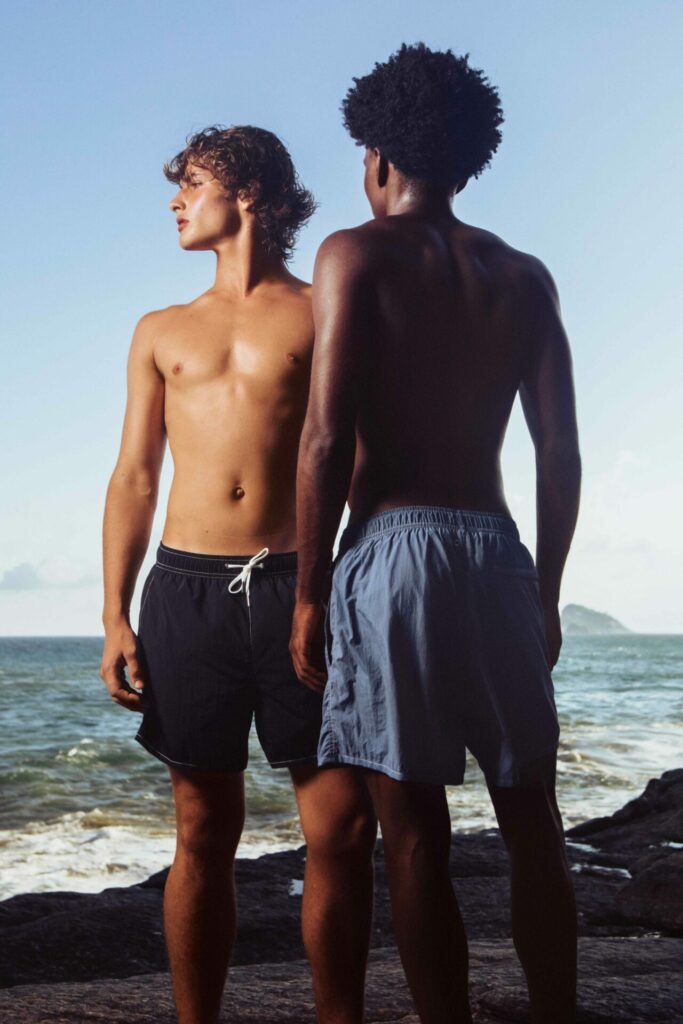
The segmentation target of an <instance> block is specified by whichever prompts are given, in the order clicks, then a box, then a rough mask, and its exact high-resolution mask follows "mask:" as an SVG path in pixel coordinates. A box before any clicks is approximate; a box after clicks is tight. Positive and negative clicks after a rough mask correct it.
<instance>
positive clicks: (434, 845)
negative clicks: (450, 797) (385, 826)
mask: <svg viewBox="0 0 683 1024" xmlns="http://www.w3.org/2000/svg"><path fill="white" fill-rule="evenodd" d="M384 858H385V861H386V865H387V869H388V870H389V871H390V872H394V871H398V872H408V873H411V872H414V871H416V870H417V869H419V868H420V867H423V866H429V867H430V868H431V869H432V870H438V869H443V870H445V871H446V872H448V865H449V859H450V831H449V833H448V835H447V836H446V835H442V834H440V833H439V832H437V831H436V830H435V831H434V832H427V831H426V830H422V831H412V830H405V831H401V832H397V833H393V834H389V835H386V834H385V835H384Z"/></svg>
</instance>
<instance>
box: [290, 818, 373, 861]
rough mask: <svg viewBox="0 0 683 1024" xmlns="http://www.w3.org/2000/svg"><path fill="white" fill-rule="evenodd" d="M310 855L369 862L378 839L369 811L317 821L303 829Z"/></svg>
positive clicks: (319, 857)
mask: <svg viewBox="0 0 683 1024" xmlns="http://www.w3.org/2000/svg"><path fill="white" fill-rule="evenodd" d="M305 838H306V845H307V853H308V856H309V857H312V858H314V859H317V860H328V861H339V860H342V861H352V862H357V863H359V864H362V863H365V862H369V861H370V860H371V858H372V854H373V852H374V849H375V841H376V839H377V820H376V818H375V816H374V814H373V813H372V811H365V810H363V811H360V810H358V811H355V812H349V813H346V814H344V815H339V816H336V817H328V818H327V819H326V820H320V821H318V822H316V823H315V825H314V826H310V825H309V827H308V828H307V830H306V835H305Z"/></svg>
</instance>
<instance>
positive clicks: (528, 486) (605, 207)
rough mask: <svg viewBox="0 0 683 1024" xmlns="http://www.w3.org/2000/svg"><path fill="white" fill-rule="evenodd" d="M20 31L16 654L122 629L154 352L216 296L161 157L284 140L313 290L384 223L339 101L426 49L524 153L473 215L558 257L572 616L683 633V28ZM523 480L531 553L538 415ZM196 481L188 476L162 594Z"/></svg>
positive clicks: (5, 444) (508, 453)
mask: <svg viewBox="0 0 683 1024" xmlns="http://www.w3.org/2000/svg"><path fill="white" fill-rule="evenodd" d="M3 34H4V47H3V66H2V71H1V72H0V74H1V76H2V81H1V82H0V85H1V86H2V88H1V89H0V96H1V99H0V105H1V107H2V123H3V138H4V142H5V145H4V146H3V152H2V155H1V156H0V169H1V170H2V181H3V187H2V191H3V196H2V198H3V203H2V206H3V238H4V245H3V246H2V252H1V253H0V280H1V281H2V288H3V293H2V296H1V301H0V339H1V345H2V349H1V352H2V366H3V371H4V372H3V373H2V376H1V377H0V406H1V409H2V416H1V418H0V419H1V425H0V430H1V434H0V478H1V479H2V482H3V486H2V492H1V494H0V634H2V635H60V634H65V635H68V634H76V635H87V634H99V633H101V632H102V628H101V569H100V536H101V519H102V511H103V505H104V494H105V489H106V485H107V482H108V479H109V476H110V474H111V472H112V469H113V466H114V463H115V460H116V455H117V451H118V445H119V440H120V431H121V423H122V416H123V411H124V405H125V364H126V356H127V350H128V346H129V343H130V337H131V334H132V331H133V328H134V326H135V324H136V322H137V320H138V319H139V318H140V316H142V314H143V313H145V312H147V311H148V310H150V309H158V308H161V307H164V306H166V305H168V304H169V303H172V302H173V303H174V302H185V301H188V300H190V299H191V298H193V297H194V296H196V295H197V294H199V293H200V292H202V291H204V290H205V289H206V288H207V287H209V286H210V284H211V283H212V280H213V269H214V267H213V259H214V258H213V256H212V254H207V253H185V252H183V251H182V250H180V248H179V246H178V240H177V232H176V229H175V224H174V220H173V217H172V215H171V214H170V212H169V210H168V202H169V200H170V198H171V195H172V194H173V186H171V185H170V184H169V183H168V182H166V180H165V179H164V177H163V175H162V172H161V167H162V164H163V162H164V161H165V160H166V159H168V158H169V157H170V156H172V155H173V154H175V153H176V152H177V151H178V150H179V149H181V148H182V146H183V144H184V140H185V137H186V136H187V135H188V134H189V133H190V132H192V131H195V130H197V129H199V128H202V127H205V126H206V125H208V124H215V123H220V124H225V125H229V124H240V123H252V124H256V125H259V126H261V127H265V128H269V129H270V130H272V131H274V132H276V133H277V134H278V135H279V136H280V137H281V138H282V139H283V141H284V142H285V143H286V145H287V146H288V148H289V150H290V152H291V154H292V157H293V159H294V161H295V164H296V166H297V168H298V171H299V174H300V176H301V178H302V180H303V181H304V183H305V184H306V185H307V187H309V188H310V189H311V190H312V191H313V192H314V194H315V196H316V198H317V199H318V201H319V204H320V208H319V211H318V213H317V214H316V216H315V217H314V219H313V220H312V222H311V224H310V225H309V226H308V227H307V228H306V229H305V231H304V233H303V234H302V236H301V239H300V244H299V246H298V250H297V253H296V256H295V258H294V260H293V262H292V264H291V269H292V270H293V272H294V273H295V274H298V275H299V276H300V277H303V278H306V279H308V280H310V277H311V272H312V267H313V259H314V256H315V252H316V249H317V247H318V245H319V244H320V242H321V241H322V240H323V238H324V237H325V236H326V235H327V234H329V233H330V232H331V231H334V230H336V229H338V228H341V227H347V226H351V225H353V224H357V223H360V222H362V221H364V220H366V219H368V217H369V215H370V211H369V208H368V207H367V203H366V200H365V196H364V194H363V188H362V177H363V174H362V150H361V149H359V148H357V147H355V146H354V144H353V142H352V141H351V139H350V138H349V137H348V136H347V134H346V132H345V131H344V129H343V126H342V123H341V117H340V114H339V105H340V102H341V100H342V98H343V96H344V94H345V92H346V90H347V88H348V87H349V86H350V85H351V82H352V78H353V76H354V75H362V74H365V73H367V72H368V71H370V70H371V69H372V66H373V64H374V62H375V61H377V60H385V59H386V58H387V57H388V56H389V55H390V54H391V53H392V52H394V51H395V50H396V49H397V48H398V46H400V44H401V43H402V42H409V43H410V42H416V41H418V40H423V41H424V42H425V43H427V44H428V45H430V46H432V47H433V48H441V49H445V48H447V47H450V48H451V49H453V50H454V52H455V53H458V54H462V53H469V55H470V62H471V63H472V64H473V65H474V66H475V67H480V68H483V69H484V71H485V72H486V74H487V75H488V77H489V78H490V80H491V82H492V83H493V84H495V85H496V86H497V87H498V88H499V90H500V94H501V99H502V104H503V109H504V113H505V124H504V125H503V142H502V145H501V147H500V149H499V151H498V153H497V154H496V156H495V157H494V159H493V162H492V165H491V167H490V168H489V169H488V170H487V171H486V172H485V173H484V174H483V175H482V176H481V177H480V178H479V179H478V180H477V181H472V182H470V183H469V184H468V186H467V188H466V189H465V191H464V192H463V193H462V194H461V195H459V196H458V197H457V199H456V202H455V207H454V209H455V213H456V214H457V216H459V217H460V218H462V219H463V220H465V221H467V222H470V223H475V224H478V225H480V226H482V227H484V228H487V229H488V230H491V231H494V232H496V233H497V234H499V235H500V236H502V237H503V238H504V239H505V240H506V241H507V242H508V243H509V244H511V245H513V246H515V247H516V248H519V249H522V250H524V251H526V252H532V253H534V254H535V255H536V256H538V257H539V258H540V259H542V260H543V261H544V263H545V264H546V265H547V266H548V267H549V269H550V271H551V272H552V274H553V276H554V278H555V281H556V283H557V286H558V289H559V292H560V297H561V302H562V310H563V317H564V322H565V325H566V328H567V331H568V334H569V337H570V341H571V345H572V351H573V358H574V369H575V377H576V388H577V401H578V414H579V425H580V434H581V446H582V455H583V466H584V483H583V498H582V507H581V512H580V517H579V524H578V527H577V532H576V535H575V539H574V544H573V547H572V551H571V553H570V556H569V561H568V565H567V570H566V574H565V580H564V583H563V589H562V604H563V605H564V604H565V603H568V602H577V603H579V604H584V605H587V606H589V607H591V608H595V609H597V610H601V611H606V612H609V613H610V614H612V615H614V616H616V617H617V618H619V619H620V620H621V621H622V622H624V624H625V625H627V626H629V627H630V628H632V629H635V630H638V631H642V632H683V600H682V598H683V583H682V581H683V531H682V529H681V514H680V510H681V508H682V507H683V482H682V480H681V466H682V465H683V460H682V459H681V448H682V445H683V421H682V419H681V415H680V405H681V398H682V397H683V396H682V394H681V390H682V389H681V382H682V381H683V345H682V341H683V338H682V333H683V332H682V330H681V326H680V324H681V316H680V310H679V302H680V300H679V295H678V289H677V285H678V284H679V282H680V281H681V270H682V269H683V268H682V264H683V260H682V257H681V250H682V245H681V238H682V230H681V229H682V228H683V224H682V223H681V220H682V214H681V202H680V167H681V165H682V164H683V159H682V157H683V153H682V149H683V145H682V141H681V128H680V126H681V124H683V119H682V118H681V113H682V111H681V106H682V100H681V97H683V88H682V85H683V83H682V82H681V77H682V74H681V61H680V53H679V50H680V39H681V38H682V37H683V5H681V4H680V3H678V2H667V0H656V2H646V0H640V2H634V0H600V2H599V3H596V2H595V0H590V2H587V0H554V2H552V3H548V2H547V0H516V2H515V3H514V4H512V3H509V2H507V0H450V2H447V0H430V2H429V3H428V4H415V3H414V2H413V0H373V2H372V3H367V2H366V0H364V2H360V0H347V2H345V3H344V4H341V3H340V4H332V3H327V2H325V0H288V2H287V3H286V4H285V3H281V2H280V0H265V2H259V0H255V2H254V3H253V4H251V5H250V6H247V5H244V4H237V3H233V2H222V3H217V2H207V0H195V2H194V3H193V4H187V3H182V4H181V3H178V2H176V0H164V2H163V3H161V2H157V0H145V2H144V3H140V2H131V0H98V2H92V0H86V2H77V0H59V2H54V0H51V2H47V0H41V2H36V0H26V2H23V3H22V4H14V5H11V6H10V7H8V8H7V9H6V11H5V15H4V21H3ZM676 314H677V315H676ZM503 470H504V478H505V484H506V493H507V498H508V503H509V505H510V508H511V510H512V514H513V516H514V517H515V519H516V521H517V523H518V525H519V528H520V532H521V534H522V538H523V540H524V542H525V543H526V544H527V546H528V547H530V548H531V550H532V551H533V547H534V543H535V512H534V509H535V498H534V489H535V477H534V453H533V448H532V446H531V442H530V440H529V436H528V433H527V431H526V427H525V425H524V421H523V418H522V416H521V413H520V411H519V407H518V405H517V406H516V407H515V410H514V412H513V417H512V421H511V424H510V428H509V431H508V436H507V439H506V443H505V448H504V452H503ZM171 473H172V465H171V463H170V456H168V455H167V461H166V464H165V467H164V472H163V483H162V489H161V494H160V499H159V507H158V511H157V516H156V519H155V524H154V530H153V535H152V542H151V544H150V551H149V553H148V558H147V561H146V563H145V567H143V574H144V572H145V569H146V567H147V566H149V565H150V564H151V563H152V561H153V552H154V548H155V546H156V544H157V543H158V541H159V539H160V537H161V533H162V529H163V515H164V509H165V500H166V494H167V491H168V486H169V482H170V479H171ZM142 578H143V577H142V576H141V580H142ZM136 601H137V598H136ZM133 610H134V611H135V605H134V609H133Z"/></svg>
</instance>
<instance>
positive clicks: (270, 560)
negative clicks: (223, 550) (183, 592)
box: [156, 544, 297, 579]
mask: <svg viewBox="0 0 683 1024" xmlns="http://www.w3.org/2000/svg"><path fill="white" fill-rule="evenodd" d="M253 557H254V556H253V555H199V554H196V553H195V552H193V551H178V549H177V548H169V547H167V546H166V544H160V545H159V547H158V549H157V562H156V564H157V565H158V566H160V567H161V568H162V569H170V570H171V571H173V572H185V573H191V574H192V575H194V576H224V577H225V578H226V579H230V578H233V577H235V576H238V575H239V573H240V572H241V570H242V568H243V567H244V566H245V565H247V563H248V562H250V561H251V559H252V558H253ZM296 564H297V558H296V551H286V552H283V553H281V552H278V553H277V554H274V555H266V557H265V558H264V559H263V560H262V561H260V562H259V565H262V566H263V569H259V576H260V575H261V573H263V574H264V575H269V576H274V575H279V574H282V573H294V572H296ZM228 565H230V566H231V568H228Z"/></svg>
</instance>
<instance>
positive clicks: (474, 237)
mask: <svg viewBox="0 0 683 1024" xmlns="http://www.w3.org/2000/svg"><path fill="white" fill-rule="evenodd" d="M469 233H470V241H471V244H472V246H473V247H474V249H475V250H476V252H477V255H478V256H479V257H480V258H481V260H482V262H483V263H484V265H485V266H486V267H487V269H488V270H489V272H490V273H491V275H492V276H493V278H494V279H495V281H496V283H497V284H498V285H499V286H501V287H502V288H504V289H505V290H507V291H508V292H510V293H511V295H513V296H514V298H515V299H516V300H522V301H525V300H528V301H529V302H531V303H532V304H537V303H540V304H541V305H543V304H552V305H553V306H557V305H558V302H559V300H558V294H557V287H556V285H555V282H554V280H553V277H552V274H551V273H550V271H549V270H548V268H547V267H546V265H545V264H544V263H543V262H542V261H541V260H540V259H538V257H537V256H533V255H532V254H531V253H528V252H523V251H522V250H521V249H515V248H514V246H512V245H510V244H509V243H508V242H506V241H504V240H503V239H502V238H500V237H499V236H498V235H495V234H493V232H491V231H484V230H483V229H481V228H470V229H469Z"/></svg>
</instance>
